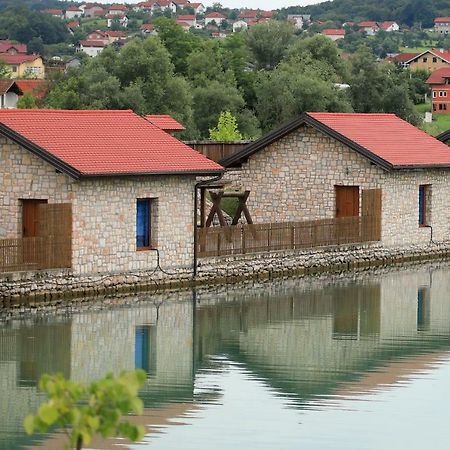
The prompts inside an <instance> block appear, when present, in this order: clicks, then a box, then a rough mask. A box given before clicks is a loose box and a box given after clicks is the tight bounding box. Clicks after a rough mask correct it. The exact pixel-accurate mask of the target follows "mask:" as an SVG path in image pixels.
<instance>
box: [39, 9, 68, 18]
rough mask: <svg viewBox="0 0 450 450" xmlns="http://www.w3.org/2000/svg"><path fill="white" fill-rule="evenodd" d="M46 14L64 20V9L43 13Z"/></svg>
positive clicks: (49, 10) (47, 10)
mask: <svg viewBox="0 0 450 450" xmlns="http://www.w3.org/2000/svg"><path fill="white" fill-rule="evenodd" d="M43 12H44V13H46V14H50V15H52V16H53V17H57V18H58V19H64V11H63V10H62V9H57V8H54V9H46V10H45V11H43Z"/></svg>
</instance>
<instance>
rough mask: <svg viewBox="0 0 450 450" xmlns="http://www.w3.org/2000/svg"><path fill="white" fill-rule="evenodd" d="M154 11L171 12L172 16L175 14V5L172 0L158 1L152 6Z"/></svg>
mask: <svg viewBox="0 0 450 450" xmlns="http://www.w3.org/2000/svg"><path fill="white" fill-rule="evenodd" d="M154 10H155V11H166V10H168V11H171V12H172V13H173V14H175V13H176V12H177V5H175V3H174V2H172V0H158V1H157V2H156V3H155V6H154Z"/></svg>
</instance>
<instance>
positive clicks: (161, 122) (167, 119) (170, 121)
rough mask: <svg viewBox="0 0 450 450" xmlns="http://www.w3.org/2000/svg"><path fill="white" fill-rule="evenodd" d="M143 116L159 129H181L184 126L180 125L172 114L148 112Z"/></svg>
mask: <svg viewBox="0 0 450 450" xmlns="http://www.w3.org/2000/svg"><path fill="white" fill-rule="evenodd" d="M145 118H146V119H147V120H148V121H149V122H151V123H152V124H153V125H156V126H157V127H158V128H161V130H167V131H183V130H185V129H186V128H184V127H183V125H181V123H179V122H177V121H176V120H175V119H174V118H173V117H172V116H169V115H168V114H148V115H147V116H145Z"/></svg>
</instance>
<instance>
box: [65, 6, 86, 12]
mask: <svg viewBox="0 0 450 450" xmlns="http://www.w3.org/2000/svg"><path fill="white" fill-rule="evenodd" d="M66 11H76V12H82V11H81V9H80V8H79V7H78V6H69V7H68V8H67V10H66Z"/></svg>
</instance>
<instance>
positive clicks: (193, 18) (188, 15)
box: [177, 14, 195, 21]
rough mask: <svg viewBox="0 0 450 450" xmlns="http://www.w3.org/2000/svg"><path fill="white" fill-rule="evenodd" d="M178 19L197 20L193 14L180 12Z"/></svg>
mask: <svg viewBox="0 0 450 450" xmlns="http://www.w3.org/2000/svg"><path fill="white" fill-rule="evenodd" d="M177 20H184V21H186V20H195V16H194V15H193V14H180V15H178V16H177Z"/></svg>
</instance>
